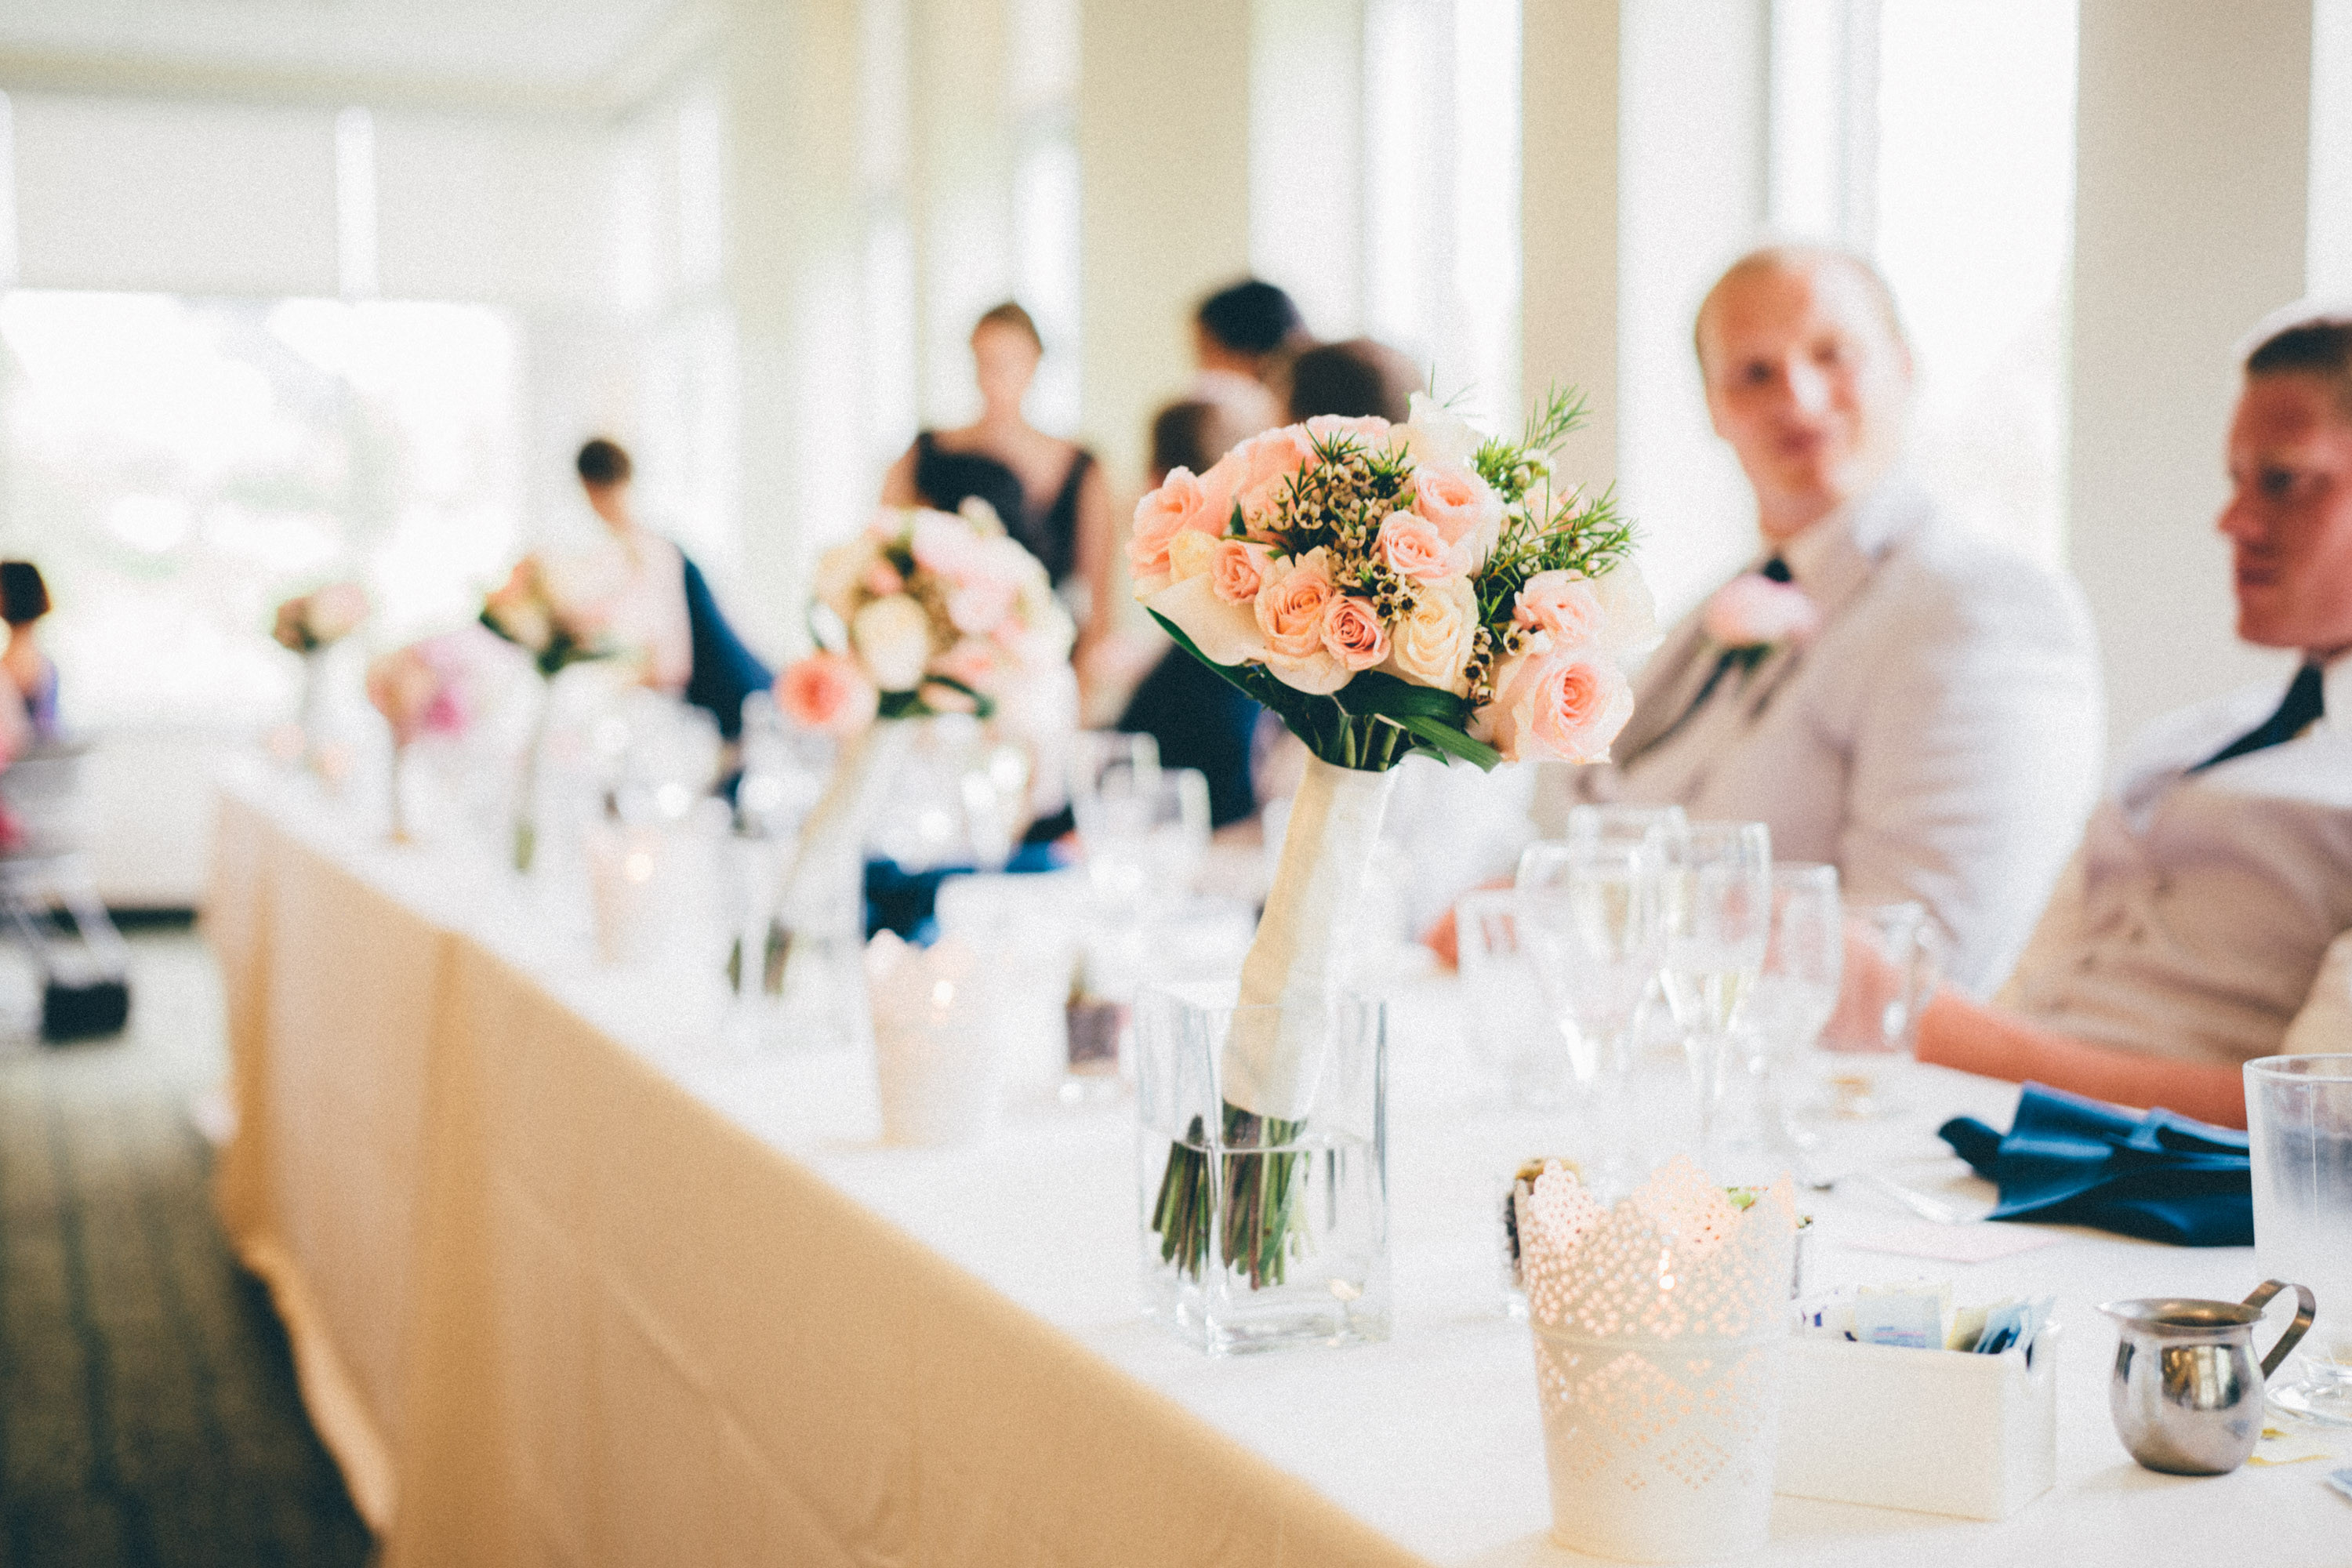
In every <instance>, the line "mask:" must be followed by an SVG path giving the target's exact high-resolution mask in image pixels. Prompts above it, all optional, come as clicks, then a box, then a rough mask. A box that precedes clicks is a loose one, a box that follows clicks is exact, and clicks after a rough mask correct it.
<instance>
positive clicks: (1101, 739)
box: [1064, 730, 1160, 816]
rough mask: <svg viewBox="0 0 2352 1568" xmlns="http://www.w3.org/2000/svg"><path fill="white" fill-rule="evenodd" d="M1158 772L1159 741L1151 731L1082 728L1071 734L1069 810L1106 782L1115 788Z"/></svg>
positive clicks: (1095, 792) (1093, 793)
mask: <svg viewBox="0 0 2352 1568" xmlns="http://www.w3.org/2000/svg"><path fill="white" fill-rule="evenodd" d="M1159 773H1160V742H1158V741H1157V740H1155V739H1154V738H1152V737H1151V736H1150V735H1130V734H1129V733H1127V732H1126V731H1123V730H1081V731H1078V732H1077V733H1076V734H1075V735H1073V736H1071V737H1070V750H1069V761H1068V773H1067V776H1066V779H1065V781H1064V782H1065V783H1066V784H1067V785H1068V786H1069V792H1070V811H1071V814H1072V815H1073V816H1076V813H1077V810H1078V803H1079V802H1081V801H1086V800H1092V799H1093V798H1094V797H1095V796H1096V795H1097V794H1099V793H1100V792H1101V790H1102V787H1103V785H1104V784H1105V783H1106V782H1108V783H1109V784H1111V785H1112V786H1113V787H1114V788H1116V787H1117V786H1118V785H1119V784H1124V783H1127V782H1129V781H1133V780H1141V779H1148V778H1156V777H1157V776H1159Z"/></svg>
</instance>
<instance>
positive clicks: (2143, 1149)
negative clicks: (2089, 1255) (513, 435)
mask: <svg viewBox="0 0 2352 1568" xmlns="http://www.w3.org/2000/svg"><path fill="white" fill-rule="evenodd" d="M1937 1131H1938V1132H1939V1133H1940V1135H1941V1136H1942V1138H1943V1140H1944V1142H1947V1143H1949V1144H1950V1145H1951V1146H1952V1152H1954V1153H1956V1154H1958V1155H1959V1157H1960V1158H1961V1159H1963V1160H1966V1161H1967V1162H1968V1163H1969V1164H1971V1165H1973V1166H1975V1167H1976V1171H1977V1174H1979V1175H1980V1176H1982V1177H1984V1178H1985V1179H1986V1180H1987V1181H1990V1182H1992V1183H1994V1184H1997V1185H1999V1187H2000V1205H1999V1206H1998V1207H1996V1208H1995V1209H1994V1210H1993V1211H1992V1213H1991V1214H1990V1215H1987V1216H1986V1217H1987V1218H1989V1219H2035V1220H2045V1221H2048V1222H2050V1223H2052V1224H2058V1225H2087V1226H2094V1227H2095V1228H2097V1229H2099V1230H2112V1231H2116V1232H2119V1233H2120V1234H2122V1235H2125V1236H2137V1237H2146V1238H2147V1240H2149V1241H2163V1242H2169V1243H2171V1244H2172V1245H2173V1246H2175V1247H2251V1246H2252V1245H2253V1240H2254V1194H2253V1177H2252V1173H2251V1169H2250V1166H2249V1164H2248V1162H2247V1158H2246V1135H2245V1134H2244V1133H2242V1132H2233V1131H2231V1130H2230V1129H2229V1128H2226V1127H2213V1126H2210V1125H2208V1124H2207V1123H2205V1122H2202V1121H2190V1120H2189V1118H2187V1117H2185V1116H2177V1115H2175V1114H2173V1113H2172V1112H2171V1111H2169V1110H2162V1109H2158V1110H2150V1111H2148V1112H2147V1113H2146V1114H2144V1115H2143V1114H2139V1113H2136V1112H2133V1111H2127V1110H2120V1109H2118V1108H2117V1107H2116V1106H2112V1105H2107V1104H2104V1103H2102V1102H2101V1101H2099V1100H2086V1099H2084V1098H2083V1097H2082V1096H2081V1095H2077V1094H2068V1093H2065V1092H2064V1091H2063V1090H2061V1089H2047V1088H2044V1087H2043V1086H2042V1085H2041V1084H2038V1083H2029V1084H2027V1085H2026V1086H2025V1093H2024V1095H2023V1097H2022V1098H2021V1099H2020V1100H2018V1102H2017V1120H2016V1121H2015V1123H2014V1124H2013V1125H2011V1128H2010V1130H2009V1131H2008V1133H2007V1134H2006V1135H2004V1134H2001V1133H1999V1132H1995V1131H1993V1130H1992V1129H1991V1128H1990V1127H1988V1126H1986V1125H1985V1124H1984V1123H1983V1122H1981V1121H1977V1120H1976V1119H1975V1118H1974V1117H1970V1116H1956V1117H1954V1118H1953V1119H1952V1120H1951V1121H1947V1122H1945V1123H1944V1125H1943V1126H1942V1127H1941V1128H1939V1129H1938V1130H1937Z"/></svg>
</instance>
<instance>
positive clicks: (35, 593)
mask: <svg viewBox="0 0 2352 1568" xmlns="http://www.w3.org/2000/svg"><path fill="white" fill-rule="evenodd" d="M48 613H49V586H48V584H47V583H46V582H44V581H43V580H42V578H41V569H40V568H39V567H38V566H36V565H34V564H33V563H31V562H29V561H0V620H5V622H6V623H7V625H8V647H7V650H6V651H5V653H0V669H5V671H6V672H7V676H8V683H9V686H10V688H11V689H12V694H13V695H14V696H15V697H16V699H17V703H18V706H19V708H20V710H21V713H22V725H21V733H22V735H23V737H24V738H25V739H26V740H27V741H31V742H40V741H48V740H54V739H56V738H57V733H58V667H57V666H56V665H55V664H54V663H52V662H51V661H50V658H49V656H48V654H47V652H45V651H44V650H43V649H42V647H41V643H40V630H39V627H40V623H41V619H42V617H43V616H47V614H48ZM13 717H14V716H12V718H13ZM9 728H11V729H18V728H19V726H17V725H16V724H14V723H12V724H10V726H9ZM11 750H12V753H13V751H14V748H11Z"/></svg>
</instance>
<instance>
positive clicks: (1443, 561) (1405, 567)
mask: <svg viewBox="0 0 2352 1568" xmlns="http://www.w3.org/2000/svg"><path fill="white" fill-rule="evenodd" d="M1376 542H1377V543H1378V544H1379V547H1380V552H1381V560H1383V561H1385V562H1387V563H1388V565H1389V570H1390V571H1391V572H1393V573H1395V574H1397V575H1398V576H1400V577H1410V578H1412V580H1413V581H1415V582H1417V583H1433V582H1435V581H1436V580H1437V579H1438V578H1440V577H1460V576H1463V575H1465V569H1463V568H1461V567H1459V566H1458V565H1457V564H1456V554H1457V552H1455V551H1454V549H1453V548H1452V547H1451V546H1449V545H1448V544H1447V543H1446V542H1445V536H1444V534H1443V533H1440V532H1439V531H1437V524H1435V523H1433V522H1432V521H1429V519H1427V518H1425V517H1423V516H1422V515H1421V513H1419V512H1417V511H1392V512H1391V513H1389V514H1388V516H1386V517H1384V518H1382V519H1381V531H1380V533H1379V535H1378V538H1377V541H1376Z"/></svg>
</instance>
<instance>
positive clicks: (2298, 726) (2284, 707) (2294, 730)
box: [2189, 664, 2326, 773]
mask: <svg viewBox="0 0 2352 1568" xmlns="http://www.w3.org/2000/svg"><path fill="white" fill-rule="evenodd" d="M2324 712H2326V703H2325V701H2324V700H2323V698H2322V696H2321V693H2320V679H2319V666H2317V665H2315V664H2306V665H2305V666H2304V667H2303V668H2301V669H2298V670H2296V671H2295V672H2294V681H2293V682H2292V683H2290V684H2289V685H2288V687H2287V689H2286V698H2285V700H2284V701H2282V702H2281V703H2280V704H2279V705H2278V711H2277V712H2275V713H2273V714H2272V715H2271V716H2270V717H2269V718H2267V719H2265V720H2263V721H2262V722H2261V723H2259V724H2257V725H2255V726H2254V727H2253V728H2252V729H2251V730H2249V731H2246V732H2245V733H2244V734H2242V735H2241V736H2239V737H2238V738H2237V739H2236V740H2234V741H2232V742H2230V743H2229V744H2228V745H2226V746H2224V747H2222V748H2221V750H2220V751H2218V752H2214V753H2213V754H2212V755H2211V756H2210V757H2208V758H2206V759H2205V760H2204V761H2203V762H2201V763H2198V764H2197V765H2196V766H2195V767H2193V768H2191V769H2189V772H2190V773H2203V772H2204V771H2205V770H2206V769H2207V768H2210V767H2211V766H2212V765H2213V764H2214V763H2226V762H2228V761H2229V760H2230V759H2231V757H2242V756H2244V755H2245V754H2246V753H2247V752H2259V751H2263V750H2265V749H2267V748H2269V747H2272V746H2277V745H2283V744H2284V743H2285V742H2289V741H2292V740H2294V738H2295V737H2296V736H2297V735H2300V734H2302V733H2303V732H2304V731H2305V730H2307V729H2309V728H2310V727H2311V723H2312V721H2313V720H2315V719H2316V718H2318V717H2319V716H2320V715H2321V714H2322V713H2324Z"/></svg>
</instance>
